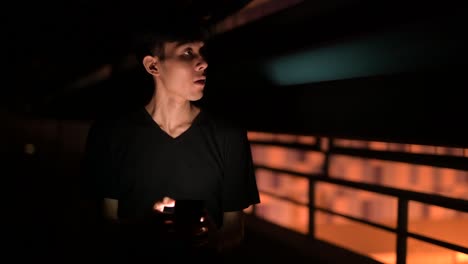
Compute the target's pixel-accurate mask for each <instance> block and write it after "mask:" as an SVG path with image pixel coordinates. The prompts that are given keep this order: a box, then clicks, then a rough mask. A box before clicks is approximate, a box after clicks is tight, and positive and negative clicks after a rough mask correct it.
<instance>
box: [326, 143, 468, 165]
mask: <svg viewBox="0 0 468 264" xmlns="http://www.w3.org/2000/svg"><path fill="white" fill-rule="evenodd" d="M334 154H340V155H348V156H353V157H360V158H370V159H378V160H386V161H397V162H405V163H410V164H415V165H428V166H434V167H442V168H450V169H457V170H468V158H466V157H459V156H448V155H435V154H419V153H408V152H397V151H378V150H369V149H356V148H354V149H351V148H343V147H336V146H333V147H331V148H330V155H334Z"/></svg>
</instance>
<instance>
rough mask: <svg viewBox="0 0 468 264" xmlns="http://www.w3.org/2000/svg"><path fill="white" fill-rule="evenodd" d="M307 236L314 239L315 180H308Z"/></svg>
mask: <svg viewBox="0 0 468 264" xmlns="http://www.w3.org/2000/svg"><path fill="white" fill-rule="evenodd" d="M309 236H310V238H312V239H315V180H313V179H309Z"/></svg>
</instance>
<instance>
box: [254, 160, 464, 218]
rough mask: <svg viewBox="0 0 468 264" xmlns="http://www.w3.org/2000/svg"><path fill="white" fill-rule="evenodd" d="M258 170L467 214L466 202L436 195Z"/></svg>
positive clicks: (329, 178) (268, 168) (259, 166)
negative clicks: (300, 177) (299, 177)
mask: <svg viewBox="0 0 468 264" xmlns="http://www.w3.org/2000/svg"><path fill="white" fill-rule="evenodd" d="M256 167H257V168H259V169H265V170H271V171H275V172H280V173H285V174H291V175H296V176H302V177H305V178H308V179H309V180H313V181H318V182H327V183H332V184H337V185H341V186H346V187H351V188H355V189H360V190H365V191H370V192H375V193H379V194H385V195H389V196H394V197H403V198H405V199H408V200H412V201H417V202H421V203H426V204H430V205H436V206H440V207H444V208H449V209H454V210H458V211H461V212H468V200H462V199H455V198H450V197H445V196H441V195H438V194H426V193H419V192H414V191H408V190H401V189H396V188H392V187H386V186H378V185H374V184H369V183H362V182H353V181H348V180H342V179H336V178H333V177H324V176H323V174H305V173H298V172H294V171H291V170H285V169H278V168H272V167H268V166H264V165H256Z"/></svg>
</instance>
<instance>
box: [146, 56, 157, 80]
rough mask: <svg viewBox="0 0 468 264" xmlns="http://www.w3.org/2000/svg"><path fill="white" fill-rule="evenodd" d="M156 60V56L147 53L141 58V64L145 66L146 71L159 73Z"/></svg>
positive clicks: (153, 73) (152, 73)
mask: <svg viewBox="0 0 468 264" xmlns="http://www.w3.org/2000/svg"><path fill="white" fill-rule="evenodd" d="M158 62H159V60H158V57H152V56H149V55H148V56H145V57H144V58H143V66H144V67H145V69H146V71H147V72H148V73H149V74H151V75H155V74H158V73H159V70H158Z"/></svg>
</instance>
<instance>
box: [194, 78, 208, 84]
mask: <svg viewBox="0 0 468 264" xmlns="http://www.w3.org/2000/svg"><path fill="white" fill-rule="evenodd" d="M195 83H196V84H203V85H204V84H205V83H206V80H205V79H200V80H196V81H195Z"/></svg>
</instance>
